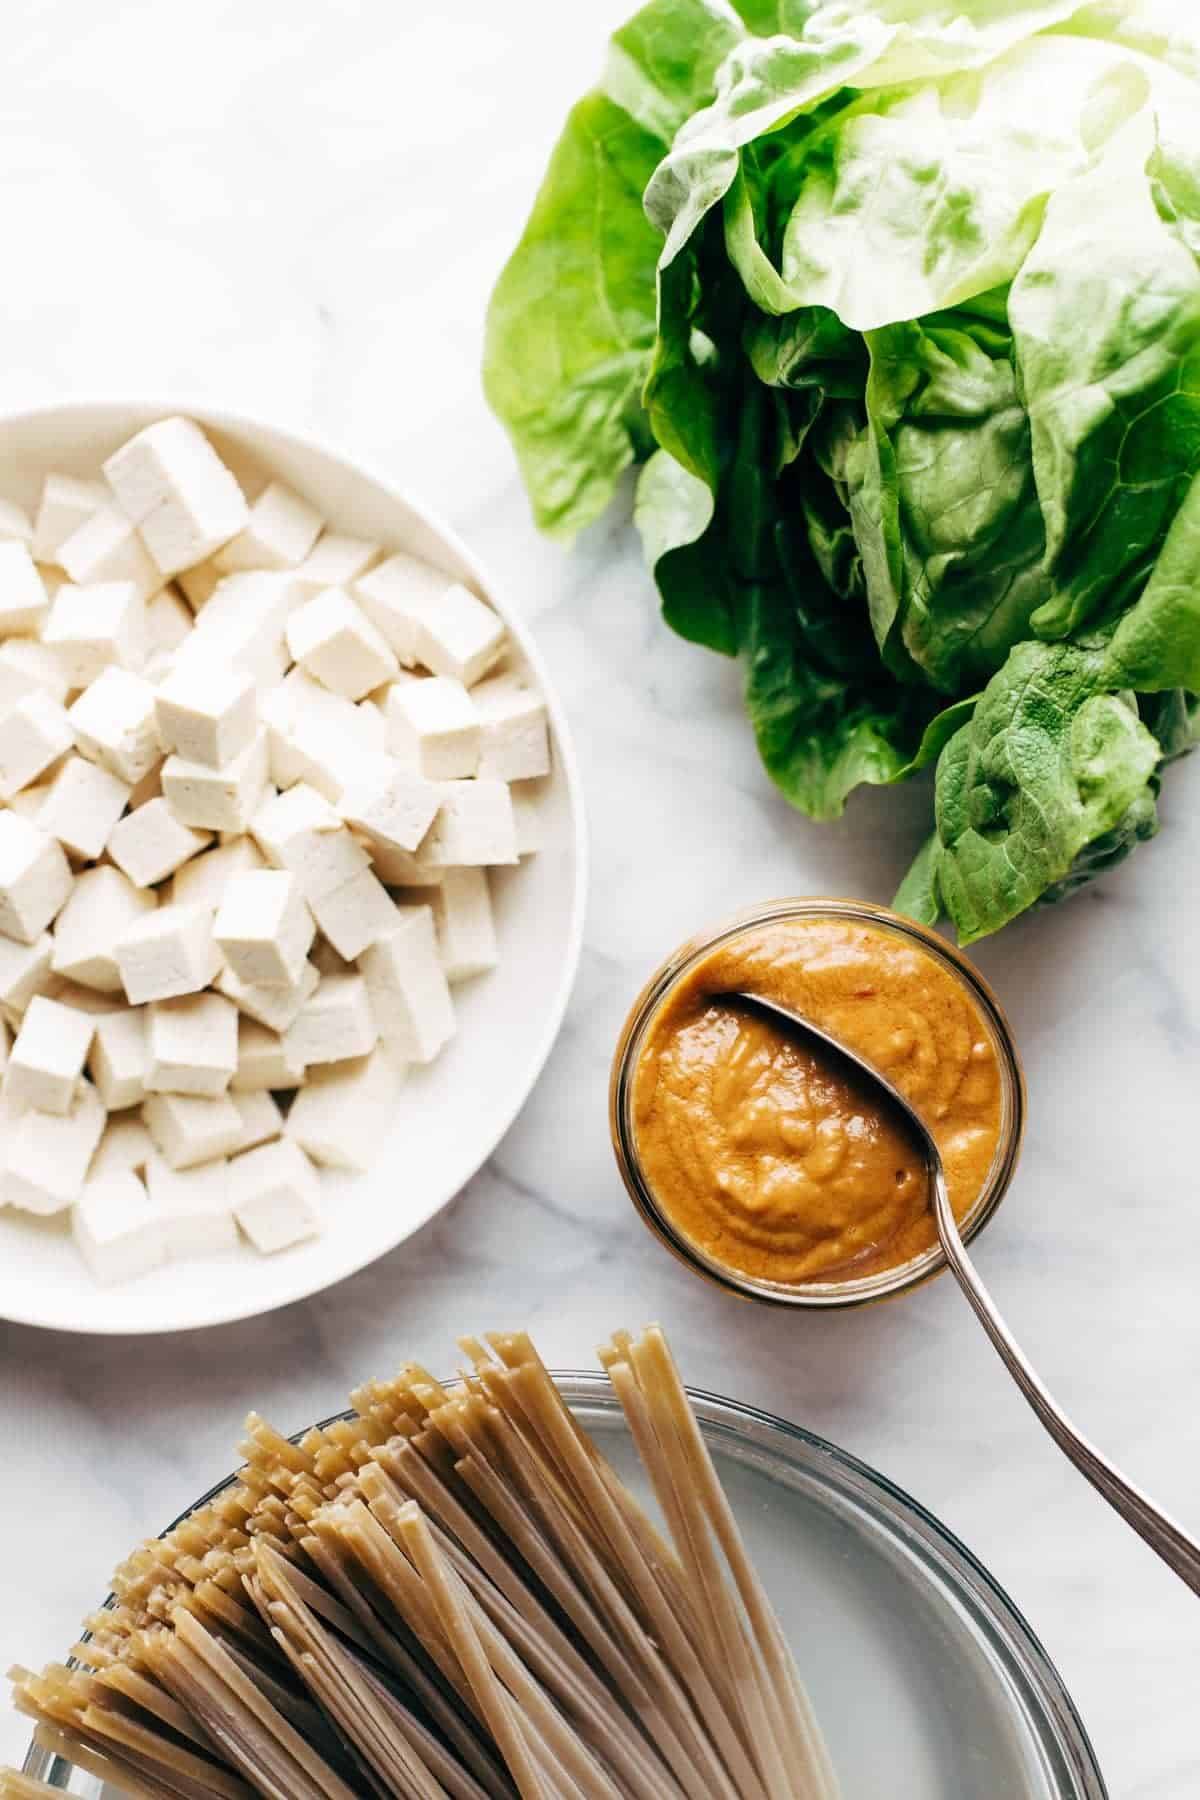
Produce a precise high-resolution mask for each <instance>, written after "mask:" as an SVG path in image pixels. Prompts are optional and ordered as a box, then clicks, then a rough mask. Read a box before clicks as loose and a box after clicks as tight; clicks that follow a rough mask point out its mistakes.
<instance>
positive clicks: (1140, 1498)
mask: <svg viewBox="0 0 1200 1800" xmlns="http://www.w3.org/2000/svg"><path fill="white" fill-rule="evenodd" d="M930 1174H931V1178H932V1184H933V1193H934V1208H935V1213H936V1217H937V1227H938V1236H939V1238H940V1239H941V1243H942V1249H943V1251H944V1252H945V1256H946V1261H947V1262H948V1263H949V1265H950V1267H951V1269H952V1270H953V1272H954V1276H955V1279H956V1280H957V1282H958V1285H959V1287H960V1288H961V1289H962V1291H963V1293H964V1294H965V1295H966V1297H967V1299H968V1300H969V1301H970V1303H971V1306H972V1308H973V1310H974V1312H975V1316H976V1318H977V1319H978V1320H979V1323H980V1324H981V1325H982V1326H983V1329H984V1330H985V1331H986V1332H987V1334H988V1336H989V1338H991V1340H992V1344H993V1346H994V1347H995V1349H996V1351H997V1353H998V1355H999V1357H1000V1360H1001V1361H1002V1362H1003V1363H1004V1365H1005V1367H1006V1368H1007V1370H1008V1372H1009V1374H1010V1375H1011V1376H1012V1378H1013V1380H1014V1381H1015V1382H1016V1384H1017V1386H1018V1387H1019V1388H1020V1390H1021V1392H1022V1393H1023V1394H1024V1396H1025V1398H1026V1400H1027V1401H1028V1402H1029V1404H1030V1406H1031V1407H1032V1408H1033V1411H1034V1412H1035V1413H1036V1414H1037V1416H1038V1418H1039V1419H1040V1420H1041V1422H1042V1424H1043V1425H1044V1426H1045V1428H1046V1430H1047V1431H1048V1432H1049V1433H1050V1436H1051V1437H1052V1438H1053V1439H1054V1441H1055V1443H1056V1444H1057V1445H1058V1447H1059V1449H1060V1450H1061V1451H1062V1452H1063V1454H1064V1455H1065V1456H1067V1457H1069V1458H1070V1460H1071V1461H1072V1462H1073V1463H1074V1464H1075V1467H1076V1468H1077V1469H1078V1470H1079V1472H1080V1474H1081V1475H1083V1476H1084V1477H1085V1479H1086V1480H1088V1481H1090V1482H1091V1484H1092V1486H1093V1487H1094V1488H1095V1489H1096V1491H1097V1493H1099V1494H1101V1495H1103V1497H1104V1499H1105V1500H1107V1501H1108V1504H1109V1505H1110V1506H1111V1507H1112V1508H1113V1510H1114V1511H1115V1512H1118V1513H1120V1515H1121V1517H1122V1518H1123V1519H1124V1520H1125V1521H1126V1523H1127V1524H1129V1525H1132V1526H1133V1529H1134V1530H1135V1531H1136V1532H1137V1534H1138V1536H1139V1537H1141V1538H1143V1539H1144V1540H1145V1542H1146V1543H1147V1544H1149V1546H1150V1548H1151V1549H1152V1550H1154V1551H1157V1553H1158V1555H1159V1556H1161V1557H1162V1559H1163V1561H1164V1562H1165V1563H1166V1565H1167V1567H1168V1568H1170V1569H1173V1570H1174V1571H1175V1573H1176V1575H1178V1576H1179V1579H1180V1580H1181V1581H1185V1582H1186V1583H1187V1585H1188V1587H1190V1588H1191V1590H1192V1592H1193V1593H1194V1594H1200V1544H1197V1542H1196V1540H1195V1539H1194V1538H1192V1537H1189V1536H1188V1533H1187V1532H1186V1531H1184V1529H1183V1527H1182V1526H1181V1525H1177V1524H1176V1523H1175V1521H1174V1519H1172V1518H1171V1517H1170V1516H1169V1515H1168V1514H1167V1513H1165V1512H1163V1511H1162V1509H1161V1508H1160V1507H1157V1506H1156V1505H1155V1504H1154V1502H1153V1501H1152V1500H1151V1499H1150V1498H1149V1496H1148V1495H1146V1494H1143V1493H1142V1492H1141V1490H1140V1488H1136V1487H1134V1485H1133V1483H1132V1482H1131V1481H1127V1480H1126V1478H1125V1476H1124V1475H1122V1473H1121V1471H1120V1470H1119V1469H1118V1468H1116V1467H1115V1466H1114V1465H1113V1464H1112V1463H1110V1462H1109V1460H1108V1458H1107V1457H1105V1456H1102V1455H1101V1454H1100V1452H1099V1450H1097V1449H1096V1448H1095V1446H1094V1445H1093V1444H1091V1443H1089V1442H1088V1440H1087V1438H1085V1437H1084V1436H1083V1434H1082V1433H1081V1432H1079V1431H1077V1430H1076V1429H1075V1427H1074V1425H1072V1423H1071V1421H1070V1419H1068V1418H1067V1416H1066V1414H1065V1413H1064V1412H1063V1410H1062V1408H1061V1407H1060V1406H1059V1404H1058V1402H1057V1401H1056V1400H1055V1399H1054V1397H1053V1395H1052V1394H1051V1393H1050V1392H1049V1391H1048V1389H1047V1388H1046V1387H1045V1385H1044V1384H1043V1382H1042V1381H1041V1379H1040V1378H1039V1376H1038V1375H1037V1374H1036V1373H1035V1371H1034V1369H1033V1368H1032V1367H1031V1365H1030V1363H1029V1361H1028V1359H1027V1357H1026V1356H1025V1353H1024V1351H1023V1350H1022V1349H1021V1347H1020V1345H1019V1344H1018V1343H1017V1341H1016V1339H1015V1338H1014V1337H1013V1335H1012V1333H1011V1331H1010V1330H1009V1329H1008V1326H1007V1325H1006V1324H1005V1323H1004V1320H1003V1319H1002V1318H1001V1316H1000V1314H999V1312H998V1311H997V1310H996V1306H995V1303H994V1301H993V1300H992V1297H991V1295H990V1294H989V1293H988V1291H987V1288H986V1287H985V1286H984V1284H983V1281H982V1280H981V1279H980V1276H979V1274H978V1272H977V1271H976V1268H975V1265H974V1263H973V1262H972V1261H971V1259H970V1257H969V1256H968V1255H967V1252H966V1249H965V1247H964V1245H963V1241H962V1238H961V1237H960V1236H959V1232H958V1225H957V1223H956V1222H955V1218H954V1213H953V1211H952V1209H951V1206H950V1197H949V1195H948V1194H947V1192H946V1178H945V1174H944V1172H943V1171H942V1169H941V1167H940V1159H938V1161H937V1162H935V1163H933V1164H931V1168H930Z"/></svg>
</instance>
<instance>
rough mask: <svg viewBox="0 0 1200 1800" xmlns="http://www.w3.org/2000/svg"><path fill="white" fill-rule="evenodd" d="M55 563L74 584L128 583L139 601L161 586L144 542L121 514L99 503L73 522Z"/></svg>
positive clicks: (84, 585)
mask: <svg viewBox="0 0 1200 1800" xmlns="http://www.w3.org/2000/svg"><path fill="white" fill-rule="evenodd" d="M58 563H59V566H60V568H63V569H65V570H66V572H67V575H68V576H69V578H70V579H71V580H72V581H73V582H74V583H75V584H76V586H77V587H91V586H92V585H93V584H95V583H98V582H110V581H127V582H131V583H132V584H133V586H134V588H135V589H136V591H137V594H138V597H139V598H140V599H142V600H149V598H150V596H151V595H152V594H157V592H158V590H159V588H160V587H161V586H162V585H163V576H162V575H161V574H160V573H159V571H158V569H157V568H156V567H155V565H154V562H153V561H152V559H151V557H150V555H149V552H148V551H147V549H146V546H145V544H144V543H143V542H142V540H141V538H140V537H139V536H138V532H137V527H136V526H135V525H132V524H131V523H130V521H129V520H128V519H127V518H126V517H125V515H124V513H123V512H121V511H120V510H119V508H117V507H115V506H102V507H101V508H100V510H99V511H98V512H94V513H93V514H92V516H91V517H90V518H89V519H85V520H84V522H83V524H82V525H77V526H76V528H75V530H74V531H73V532H72V533H71V535H70V537H69V538H67V539H66V540H65V541H64V542H63V543H62V544H60V545H59V549H58Z"/></svg>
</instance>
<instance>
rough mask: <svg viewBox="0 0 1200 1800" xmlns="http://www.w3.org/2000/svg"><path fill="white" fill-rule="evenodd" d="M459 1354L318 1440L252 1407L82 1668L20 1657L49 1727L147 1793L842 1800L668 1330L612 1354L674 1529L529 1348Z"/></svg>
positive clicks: (370, 1396)
mask: <svg viewBox="0 0 1200 1800" xmlns="http://www.w3.org/2000/svg"><path fill="white" fill-rule="evenodd" d="M462 1347H463V1350H464V1351H465V1353H466V1355H467V1357H468V1358H469V1361H470V1365H471V1366H470V1369H469V1371H468V1372H467V1374H466V1375H465V1376H464V1377H463V1380H462V1382H461V1383H460V1384H459V1385H457V1386H455V1387H453V1388H444V1387H442V1386H441V1385H440V1384H439V1383H438V1382H436V1381H435V1380H434V1379H433V1377H432V1376H431V1375H429V1374H428V1373H427V1372H426V1371H425V1370H424V1369H421V1368H418V1367H416V1366H415V1365H409V1366H408V1367H406V1368H404V1369H403V1370H402V1371H401V1372H400V1374H399V1375H398V1376H396V1378H395V1379H394V1380H392V1381H384V1382H371V1383H369V1384H368V1385H367V1386H365V1387H363V1388H360V1389H359V1390H358V1392H357V1393H355V1394H354V1395H353V1396H352V1401H353V1405H354V1408H355V1413H354V1416H353V1417H351V1418H350V1419H345V1420H339V1421H336V1422H335V1423H333V1424H331V1425H328V1426H326V1427H323V1428H322V1429H320V1430H317V1429H313V1430H311V1431H309V1432H308V1433H307V1434H306V1435H305V1436H304V1437H303V1438H301V1440H300V1441H299V1443H298V1444H294V1443H292V1442H291V1441H290V1440H289V1439H287V1438H284V1437H281V1436H280V1435H279V1433H278V1432H276V1431H274V1430H273V1429H272V1428H271V1427H270V1426H269V1425H267V1424H266V1422H265V1421H264V1420H262V1419H259V1418H257V1417H255V1416H253V1415H252V1416H251V1418H250V1419H249V1420H248V1421H247V1438H246V1442H245V1443H244V1444H243V1445H242V1446H241V1450H242V1454H243V1455H244V1456H245V1458H246V1466H245V1467H244V1468H243V1469H242V1470H241V1473H240V1475H239V1476H238V1477H237V1478H236V1479H235V1481H234V1482H233V1483H232V1484H231V1485H230V1486H229V1487H228V1488H225V1489H223V1490H222V1491H221V1492H220V1493H219V1494H218V1495H217V1496H216V1497H215V1498H214V1499H213V1500H211V1501H210V1502H209V1503H208V1504H207V1505H205V1506H202V1507H200V1508H199V1509H198V1510H197V1511H196V1512H194V1513H192V1514H190V1515H189V1517H188V1518H187V1519H185V1520H183V1521H182V1522H181V1523H180V1524H179V1525H177V1526H176V1527H175V1528H174V1530H172V1531H170V1532H169V1533H168V1534H167V1535H166V1537H165V1538H161V1539H156V1540H152V1541H150V1542H147V1543H145V1544H143V1545H142V1546H141V1547H140V1549H138V1550H136V1551H135V1552H134V1553H133V1555H132V1556H131V1557H129V1558H128V1560H127V1561H126V1562H125V1563H123V1564H122V1565H121V1567H120V1568H119V1569H118V1570H117V1573H116V1575H115V1576H114V1578H113V1598H112V1601H111V1603H110V1605H109V1606H108V1607H107V1608H105V1609H104V1610H103V1611H102V1612H99V1613H96V1614H94V1615H93V1616H92V1617H91V1618H89V1619H88V1620H87V1621H86V1626H87V1631H88V1633H89V1635H88V1636H87V1637H86V1638H85V1640H84V1641H83V1642H82V1643H80V1644H79V1645H77V1646H76V1648H75V1650H74V1651H73V1653H72V1654H73V1657H74V1658H75V1659H76V1660H75V1664H74V1665H68V1664H61V1665H59V1664H52V1665H51V1666H50V1667H48V1668H46V1669H44V1670H43V1671H42V1673H41V1674H40V1675H35V1674H32V1673H30V1672H29V1671H27V1670H22V1669H17V1670H13V1671H12V1679H13V1684H14V1699H15V1704H16V1705H17V1707H18V1708H19V1709H20V1710H21V1711H22V1712H23V1713H26V1714H28V1715H29V1717H30V1718H31V1719H33V1721H34V1722H35V1736H36V1740H37V1742H38V1743H39V1744H41V1745H43V1746H44V1747H45V1748H46V1749H47V1750H50V1751H53V1752H55V1753H56V1754H58V1755H60V1756H62V1757H64V1758H66V1759H67V1760H68V1761H70V1762H73V1763H74V1764H76V1765H77V1766H78V1767H80V1768H82V1769H85V1770H88V1771H90V1772H91V1773H92V1774H94V1775H97V1776H99V1777H100V1778H101V1779H103V1780H105V1781H106V1782H108V1783H109V1784H110V1785H111V1786H112V1787H113V1788H114V1789H116V1790H118V1791H119V1792H122V1793H125V1794H130V1795H134V1796H137V1797H139V1800H243V1796H244V1797H246V1800H250V1797H251V1796H254V1795H265V1796H268V1800H350V1797H353V1796H379V1797H381V1800H382V1797H390V1796H395V1797H396V1800H444V1797H448V1800H513V1797H514V1796H516V1797H519V1800H836V1796H837V1793H838V1787H837V1780H836V1777H835V1775H834V1772H833V1768H832V1766H831V1764H830V1760H829V1756H828V1752H827V1751H826V1748H825V1745H824V1742H823V1740H822V1737H821V1733H820V1731H819V1729H818V1727H817V1724H816V1721H815V1720H814V1718H813V1715H812V1711H811V1708H810V1706H809V1704H808V1700H807V1697H806V1695H805V1692H804V1688H803V1684H802V1683H801V1680H800V1676H799V1673H798V1671H797V1669H796V1666H795V1663H794V1661H793V1659H792V1656H791V1653H790V1651H789V1650H788V1648H787V1645H786V1643H785V1642H784V1638H783V1634H782V1632H781V1630H780V1627H779V1625H778V1622H777V1621H776V1618H775V1615H774V1612H773V1611H772V1608H771V1605H770V1602H769V1601H768V1599H767V1596H766V1593H765V1591H764V1589H763V1587H762V1585H761V1583H760V1582H759V1580H758V1578H757V1576H756V1575H755V1573H754V1570H753V1568H752V1567H751V1564H750V1561H749V1558H748V1556H747V1554H746V1550H745V1547H744V1545H743V1543H742V1539H741V1535H740V1533H739V1531H738V1527H737V1523H736V1521H735V1519H734V1516H733V1512H732V1510H731V1508H730V1506H729V1504H728V1501H727V1500H726V1498H725V1495H724V1493H723V1491H722V1489H721V1486H720V1483H719V1481H718V1479H717V1474H716V1470H715V1468H714V1467H713V1464H712V1461H711V1458H710V1457H709V1454H708V1450H707V1447H706V1445H705V1443H704V1439H703V1436H702V1435H701V1432H700V1428H699V1425H698V1423H697V1420H696V1416H695V1414H694V1412H693V1411H692V1408H691V1405H690V1402H689V1401H688V1398H687V1395H686V1393H685V1391H684V1388H683V1385H682V1383H681V1381H680V1379H679V1375H678V1373H677V1371H676V1368H675V1364H674V1362H673V1360H672V1358H671V1353H670V1351H669V1349H668V1347H667V1344H666V1340H665V1338H664V1337H663V1335H662V1333H661V1331H659V1330H658V1329H657V1328H656V1327H651V1328H650V1329H649V1330H648V1331H646V1332H644V1333H643V1334H642V1336H641V1337H640V1338H636V1339H635V1338H633V1337H631V1336H629V1335H628V1334H626V1333H618V1334H617V1335H616V1336H615V1337H614V1339H613V1341H612V1343H611V1344H608V1345H606V1346H605V1347H604V1348H603V1349H602V1351H601V1353H600V1360H601V1362H602V1364H603V1366H604V1368H605V1369H606V1371H607V1372H608V1375H609V1377H610V1379H611V1381H612V1384H613V1389H614V1392H615V1393H616V1395H617V1398H618V1400H619V1401H620V1404H621V1406H622V1408H623V1410H624V1413H625V1417H626V1420H627V1422H628V1425H629V1429H630V1432H631V1434H632V1437H633V1441H634V1444H635V1446H636V1448H637V1451H638V1454H639V1456H640V1458H641V1460H642V1463H643V1465H644V1468H645V1471H646V1474H647V1476H648V1478H649V1481H650V1485H651V1488H652V1490H653V1493H654V1496H655V1499H656V1501H657V1503H658V1507H659V1510H660V1512H661V1515H662V1519H663V1522H664V1527H665V1529H664V1530H660V1529H659V1528H658V1527H657V1526H656V1525H655V1524H654V1522H653V1521H652V1520H651V1519H650V1518H649V1517H648V1516H647V1515H646V1514H645V1513H644V1512H643V1511H642V1509H641V1507H640V1506H639V1504H638V1502H637V1501H636V1500H635V1499H634V1497H633V1495H632V1494H631V1493H630V1492H629V1490H628V1489H627V1488H626V1487H625V1486H624V1484H623V1483H622V1482H621V1480H620V1479H619V1477H618V1476H617V1474H616V1472H615V1471H614V1470H613V1469H612V1467H611V1466H610V1465H609V1464H608V1462H607V1461H606V1460H605V1458H604V1457H603V1456H602V1455H601V1453H600V1450H599V1449H598V1447H597V1446H596V1445H595V1444H594V1443H593V1442H592V1440H591V1439H590V1438H589V1437H588V1435H587V1434H586V1432H585V1431H584V1430H583V1429H582V1427H581V1426H580V1424H579V1423H578V1421H577V1420H576V1419H575V1418H574V1416H573V1415H572V1414H571V1412H570V1411H569V1409H568V1408H567V1406H566V1404H565V1402H564V1401H563V1399H562V1397H561V1395H560V1394H559V1392H558V1389H557V1388H556V1387H555V1385H554V1382H553V1380H552V1378H551V1377H550V1375H549V1373H548V1371H547V1370H546V1368H545V1367H544V1365H543V1364H542V1362H541V1361H540V1359H539V1357H538V1355H537V1353H536V1351H535V1350H534V1348H533V1345H532V1344H531V1342H530V1340H529V1339H528V1338H527V1337H525V1336H524V1335H522V1334H509V1335H498V1336H493V1337H491V1338H489V1339H488V1340H487V1343H486V1345H485V1344H483V1343H481V1342H479V1341H478V1340H476V1339H467V1340H464V1341H463V1346H462ZM54 1791H57V1790H52V1789H49V1788H45V1787H43V1786H42V1784H41V1783H40V1782H36V1781H31V1780H29V1779H28V1778H27V1777H25V1776H22V1775H18V1774H16V1773H9V1774H2V1773H0V1800H39V1796H41V1795H43V1794H49V1793H51V1792H54Z"/></svg>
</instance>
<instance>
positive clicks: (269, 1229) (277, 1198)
mask: <svg viewBox="0 0 1200 1800" xmlns="http://www.w3.org/2000/svg"><path fill="white" fill-rule="evenodd" d="M230 1187H231V1191H232V1194H233V1207H234V1214H235V1216H236V1218H237V1222H238V1224H239V1225H240V1226H241V1228H242V1230H243V1231H244V1232H245V1234H246V1236H247V1237H248V1238H249V1239H250V1242H251V1243H252V1244H253V1245H254V1248H255V1249H256V1250H259V1251H261V1252H262V1253H263V1254H264V1255H271V1254H272V1253H273V1252H275V1251H277V1250H285V1249H287V1247H288V1246H289V1245H290V1244H297V1243H300V1242H301V1241H302V1240H303V1239H304V1238H310V1237H315V1236H316V1234H317V1233H318V1232H319V1231H320V1229H321V1211H320V1196H319V1192H318V1187H317V1173H316V1170H315V1169H314V1168H313V1166H312V1164H311V1163H310V1162H309V1160H308V1158H307V1157H306V1156H305V1154H304V1152H303V1150H301V1149H300V1147H299V1146H298V1145H297V1144H294V1143H291V1142H288V1141H284V1142H282V1143H276V1144H263V1145H262V1146H261V1148H259V1149H257V1150H248V1151H247V1152H246V1154H245V1155H244V1156H239V1157H237V1158H235V1160H234V1161H233V1162H232V1163H231V1164H230Z"/></svg>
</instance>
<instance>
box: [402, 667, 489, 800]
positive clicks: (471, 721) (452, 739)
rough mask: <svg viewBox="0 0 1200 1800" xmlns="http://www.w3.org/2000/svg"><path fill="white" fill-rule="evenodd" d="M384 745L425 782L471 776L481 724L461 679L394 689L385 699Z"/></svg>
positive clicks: (439, 679)
mask: <svg viewBox="0 0 1200 1800" xmlns="http://www.w3.org/2000/svg"><path fill="white" fill-rule="evenodd" d="M386 719H387V747H388V749H389V751H390V752H391V754H392V755H393V756H394V757H395V758H396V760H397V762H399V763H401V764H402V765H403V766H404V767H405V768H406V769H411V770H413V771H414V772H415V773H416V774H418V775H422V776H424V777H425V778H426V780H429V781H453V780H455V779H458V778H462V777H466V776H468V775H474V773H475V771H476V769H477V768H478V766H479V744H480V726H479V715H478V713H477V712H476V711H475V705H474V702H473V701H472V699H471V696H470V694H468V692H467V690H466V688H465V687H464V686H463V684H462V682H461V681H452V680H450V679H449V678H448V677H446V676H436V675H435V676H432V677H431V678H430V679H429V680H427V681H409V682H404V683H402V684H399V685H397V686H396V687H393V688H392V689H391V690H390V691H389V693H388V697H387V712H386Z"/></svg>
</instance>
